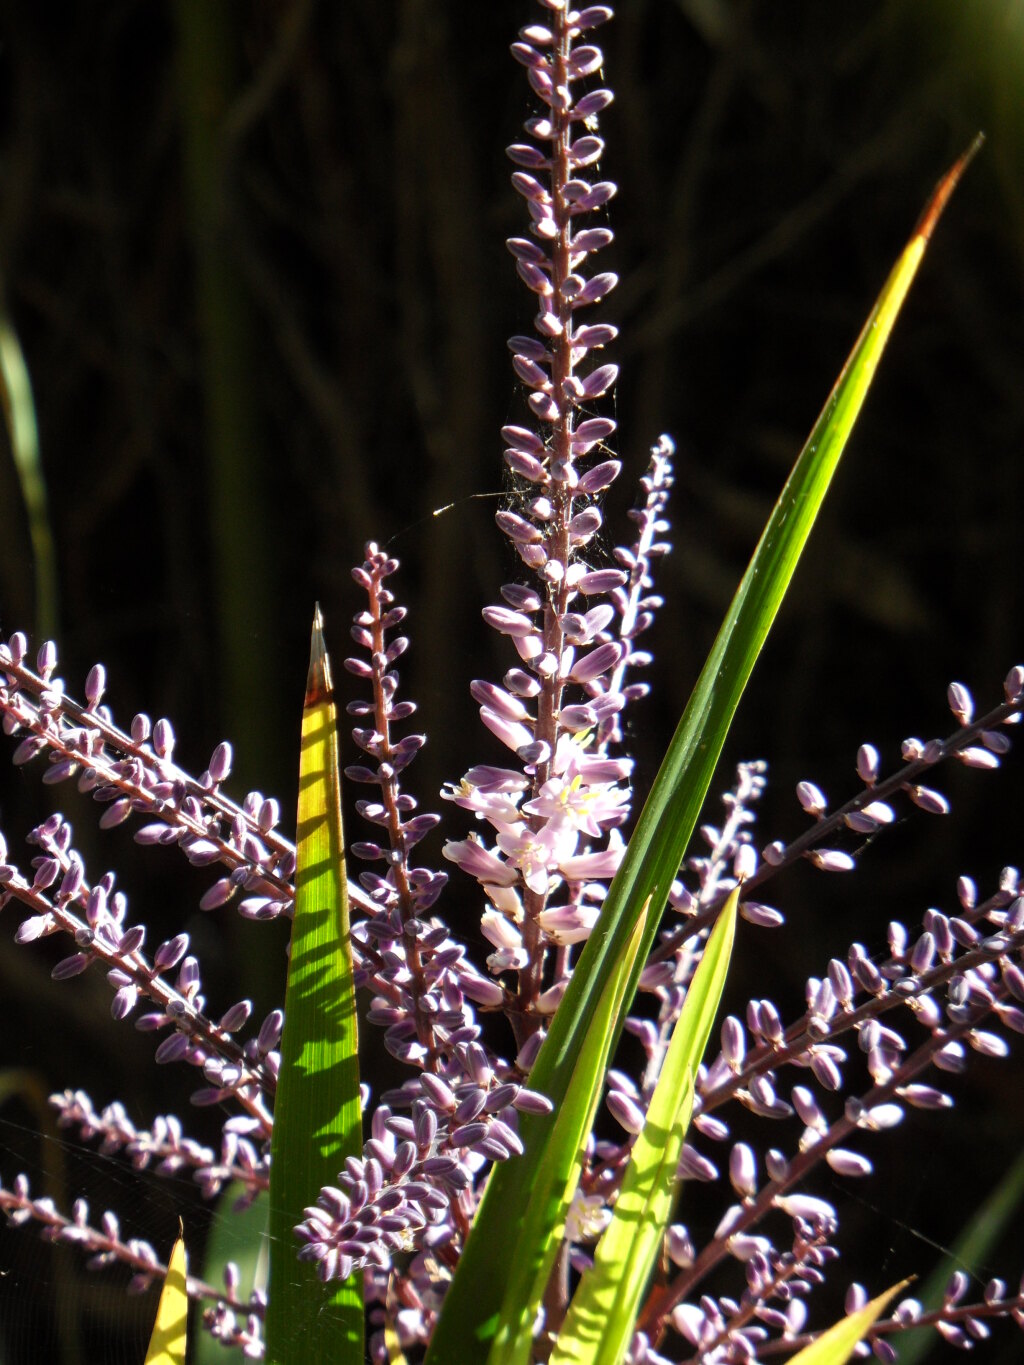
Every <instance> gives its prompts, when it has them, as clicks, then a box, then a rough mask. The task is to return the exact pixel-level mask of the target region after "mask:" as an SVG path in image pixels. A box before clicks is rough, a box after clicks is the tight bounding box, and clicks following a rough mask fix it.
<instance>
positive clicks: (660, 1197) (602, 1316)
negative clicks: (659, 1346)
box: [550, 888, 739, 1365]
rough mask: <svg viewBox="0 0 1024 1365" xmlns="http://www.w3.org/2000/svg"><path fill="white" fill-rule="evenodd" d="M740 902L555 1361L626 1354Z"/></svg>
mask: <svg viewBox="0 0 1024 1365" xmlns="http://www.w3.org/2000/svg"><path fill="white" fill-rule="evenodd" d="M738 904H739V888H736V890H734V891H733V893H732V895H731V896H730V897H729V899H728V901H727V902H726V904H725V906H724V907H723V909H722V913H721V915H719V917H718V922H717V923H716V924H715V927H714V929H713V931H712V933H711V935H710V937H709V939H708V942H707V945H706V947H705V949H704V955H703V957H702V958H701V960H700V963H699V964H698V966H697V970H696V972H695V973H694V976H693V980H692V981H691V983H690V987H689V989H688V990H687V992H686V1001H685V1003H684V1005H683V1009H682V1013H681V1014H680V1016H679V1019H678V1021H677V1023H676V1026H675V1028H674V1029H673V1032H672V1041H671V1042H670V1043H669V1048H668V1052H667V1053H666V1055H665V1061H664V1065H663V1066H662V1069H661V1075H660V1076H659V1077H658V1084H657V1086H656V1087H655V1090H654V1094H653V1095H652V1096H651V1102H650V1104H649V1106H648V1109H647V1118H646V1120H645V1122H644V1126H643V1130H642V1131H641V1132H640V1134H639V1135H638V1137H637V1139H636V1142H635V1143H634V1145H633V1150H632V1152H631V1154H630V1159H629V1165H628V1166H627V1167H626V1172H625V1175H624V1176H623V1180H622V1188H621V1190H620V1191H619V1197H618V1199H617V1200H616V1203H615V1210H614V1213H613V1214H612V1220H611V1222H610V1223H609V1225H608V1227H607V1228H606V1229H605V1231H604V1234H603V1235H602V1237H601V1240H600V1242H599V1243H598V1247H597V1252H596V1254H595V1256H594V1264H593V1265H592V1266H591V1268H590V1269H589V1270H588V1271H587V1272H586V1273H585V1274H584V1276H583V1278H582V1279H581V1281H580V1283H579V1286H578V1288H577V1290H576V1293H575V1295H574V1296H573V1300H572V1303H571V1305H570V1307H569V1312H568V1315H567V1317H566V1320H565V1323H564V1324H563V1326H562V1330H561V1332H560V1333H559V1337H558V1341H557V1342H556V1344H555V1349H554V1352H553V1354H552V1356H551V1361H550V1365H619V1362H620V1361H622V1360H624V1359H625V1356H626V1351H627V1350H628V1348H629V1344H630V1342H631V1341H632V1339H633V1333H634V1331H635V1327H636V1320H637V1317H638V1316H639V1313H640V1307H641V1303H642V1301H643V1295H644V1291H645V1290H646V1288H647V1284H648V1281H649V1280H650V1278H651V1272H652V1271H653V1269H654V1263H655V1261H656V1260H657V1258H658V1253H659V1251H660V1250H661V1245H662V1242H663V1240H664V1237H665V1230H666V1229H667V1227H668V1224H669V1219H670V1218H671V1216H672V1208H673V1206H674V1204H675V1198H676V1191H677V1188H678V1183H679V1182H678V1178H677V1172H678V1169H679V1157H680V1153H681V1152H682V1148H683V1139H684V1137H685V1136H686V1130H687V1128H688V1127H689V1125H690V1114H691V1111H692V1109H693V1077H694V1074H695V1072H696V1070H697V1066H698V1064H699V1063H700V1060H701V1058H702V1057H703V1056H704V1049H705V1048H706V1047H707V1042H708V1037H709V1035H710V1033H711V1026H712V1024H713V1023H714V1021H715V1015H716V1014H717V1012H718V1005H719V1002H720V1000H721V998H722V991H723V989H724V987H725V978H726V973H727V972H728V970H729V960H730V958H731V956H732V946H733V941H734V938H735V934H736V908H737V905H738Z"/></svg>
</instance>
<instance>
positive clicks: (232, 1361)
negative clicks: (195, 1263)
mask: <svg viewBox="0 0 1024 1365" xmlns="http://www.w3.org/2000/svg"><path fill="white" fill-rule="evenodd" d="M244 1193H245V1185H244V1184H243V1183H242V1181H240V1180H233V1181H232V1182H231V1184H230V1185H227V1186H225V1188H224V1190H223V1191H222V1193H221V1195H220V1197H219V1199H218V1201H217V1213H216V1216H215V1217H214V1219H213V1223H212V1225H211V1227H210V1236H209V1239H208V1240H207V1243H206V1253H205V1256H204V1259H203V1269H202V1278H203V1279H204V1280H205V1281H206V1283H207V1284H213V1285H220V1284H223V1282H224V1268H225V1266H226V1265H227V1263H228V1262H229V1261H231V1262H233V1263H234V1265H235V1266H236V1268H237V1270H238V1283H239V1292H240V1295H241V1297H242V1300H243V1302H244V1301H245V1299H246V1298H247V1297H248V1295H249V1294H250V1293H251V1292H252V1291H253V1290H254V1289H257V1290H260V1291H261V1292H264V1293H265V1292H266V1287H267V1264H266V1263H267V1197H266V1195H265V1194H261V1195H259V1196H258V1197H257V1198H256V1199H254V1200H253V1202H252V1203H251V1204H249V1205H247V1206H246V1207H245V1208H243V1209H241V1210H240V1211H239V1212H237V1213H236V1212H235V1208H234V1205H235V1204H236V1203H237V1201H238V1199H239V1198H240V1197H241V1196H242V1195H243V1194H244ZM194 1335H195V1348H196V1349H195V1365H245V1356H244V1355H243V1352H242V1347H241V1346H224V1345H223V1344H222V1343H221V1342H220V1341H218V1340H217V1338H216V1337H214V1336H212V1335H211V1334H210V1333H209V1332H196V1333H195V1334H194Z"/></svg>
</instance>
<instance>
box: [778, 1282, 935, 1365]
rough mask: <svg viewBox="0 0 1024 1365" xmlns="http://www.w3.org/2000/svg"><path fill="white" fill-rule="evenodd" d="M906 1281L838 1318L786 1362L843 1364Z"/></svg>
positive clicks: (796, 1363)
mask: <svg viewBox="0 0 1024 1365" xmlns="http://www.w3.org/2000/svg"><path fill="white" fill-rule="evenodd" d="M909 1283H910V1281H909V1280H901V1281H900V1282H899V1284H894V1285H893V1287H892V1288H891V1289H887V1290H886V1291H885V1293H884V1294H879V1296H878V1298H877V1299H872V1300H871V1302H870V1303H866V1304H865V1305H864V1307H863V1308H859V1309H858V1310H857V1312H856V1313H851V1314H850V1315H849V1316H848V1317H845V1318H840V1319H839V1321H838V1322H836V1323H833V1324H832V1326H831V1327H830V1328H829V1329H828V1331H827V1332H822V1334H821V1336H820V1337H816V1338H815V1340H814V1341H812V1342H811V1343H810V1345H809V1346H805V1347H804V1348H803V1350H802V1351H797V1353H796V1355H795V1356H790V1358H789V1360H788V1361H787V1365H846V1361H848V1360H849V1359H850V1356H851V1355H852V1354H853V1350H854V1347H855V1346H856V1345H857V1342H858V1341H860V1340H861V1339H862V1338H863V1337H864V1336H865V1334H866V1333H867V1332H869V1331H870V1330H871V1325H872V1323H873V1322H875V1320H876V1319H877V1318H879V1317H881V1315H882V1312H883V1310H884V1309H885V1306H886V1304H888V1303H890V1302H891V1301H892V1300H893V1299H894V1298H895V1297H896V1295H897V1294H898V1293H899V1292H900V1290H901V1289H906V1287H907V1285H908V1284H909Z"/></svg>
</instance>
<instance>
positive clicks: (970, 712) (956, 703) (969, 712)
mask: <svg viewBox="0 0 1024 1365" xmlns="http://www.w3.org/2000/svg"><path fill="white" fill-rule="evenodd" d="M946 699H947V700H948V702H949V709H950V710H951V711H952V712H953V715H954V716H956V718H957V720H958V721H959V722H960V724H961V725H970V723H971V720H972V719H973V717H974V699H973V698H972V696H971V694H970V692H969V691H968V690H967V688H966V687H965V686H964V685H963V683H958V682H951V683H950V684H949V687H948V688H947V689H946Z"/></svg>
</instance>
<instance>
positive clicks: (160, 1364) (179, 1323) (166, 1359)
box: [145, 1230, 188, 1365]
mask: <svg viewBox="0 0 1024 1365" xmlns="http://www.w3.org/2000/svg"><path fill="white" fill-rule="evenodd" d="M187 1275H188V1268H187V1266H186V1262H185V1236H184V1230H182V1232H181V1233H180V1234H179V1236H178V1240H177V1241H176V1242H175V1243H174V1248H173V1250H172V1251H171V1258H170V1260H169V1261H168V1262H167V1275H166V1277H165V1279H164V1287H163V1289H161V1291H160V1302H159V1303H158V1304H157V1309H156V1322H155V1323H154V1324H153V1335H152V1336H151V1337H150V1339H149V1350H148V1351H147V1352H146V1360H145V1365H185V1350H186V1345H187V1339H188V1285H187V1280H186V1277H187Z"/></svg>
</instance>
